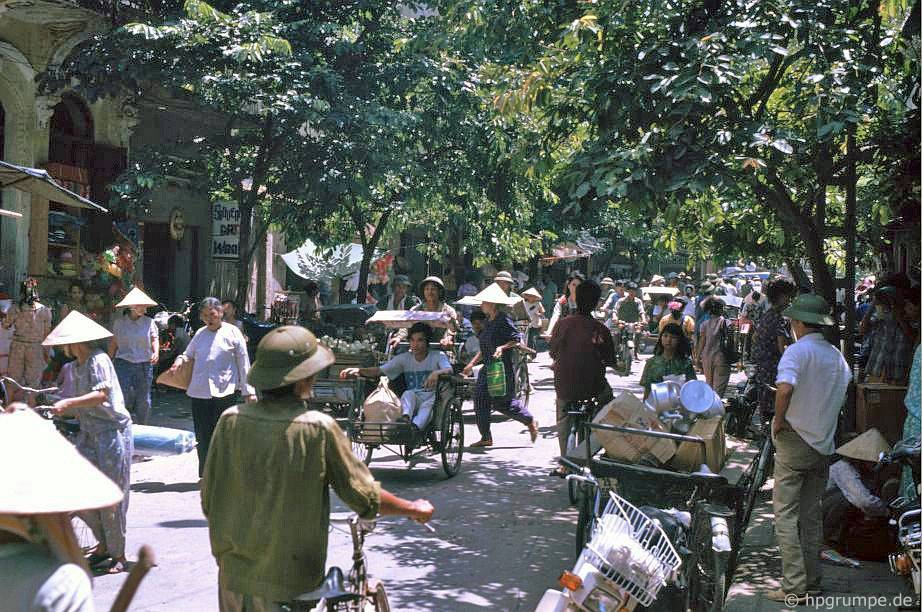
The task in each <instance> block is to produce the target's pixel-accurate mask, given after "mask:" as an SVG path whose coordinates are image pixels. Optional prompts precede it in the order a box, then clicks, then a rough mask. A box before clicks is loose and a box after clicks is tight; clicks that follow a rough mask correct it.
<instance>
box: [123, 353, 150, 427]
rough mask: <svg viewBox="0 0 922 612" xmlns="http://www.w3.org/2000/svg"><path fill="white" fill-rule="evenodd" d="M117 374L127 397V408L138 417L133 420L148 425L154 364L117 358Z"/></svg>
mask: <svg viewBox="0 0 922 612" xmlns="http://www.w3.org/2000/svg"><path fill="white" fill-rule="evenodd" d="M115 375H116V376H118V384H119V386H120V387H121V388H122V395H123V396H124V397H125V408H127V409H128V410H129V411H130V412H131V413H132V414H133V415H135V416H136V417H137V418H135V419H133V421H134V422H135V423H137V424H139V425H147V421H148V419H150V388H151V384H153V382H154V366H153V365H152V364H151V363H150V362H144V363H132V362H130V361H126V360H124V359H116V360H115Z"/></svg>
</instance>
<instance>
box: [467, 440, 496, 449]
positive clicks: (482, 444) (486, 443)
mask: <svg viewBox="0 0 922 612" xmlns="http://www.w3.org/2000/svg"><path fill="white" fill-rule="evenodd" d="M487 446H493V440H480V441H479V442H474V443H473V444H471V446H470V448H486V447H487Z"/></svg>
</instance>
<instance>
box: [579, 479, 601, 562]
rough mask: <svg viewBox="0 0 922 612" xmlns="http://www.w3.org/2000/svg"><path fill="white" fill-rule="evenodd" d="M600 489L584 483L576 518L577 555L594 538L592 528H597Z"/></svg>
mask: <svg viewBox="0 0 922 612" xmlns="http://www.w3.org/2000/svg"><path fill="white" fill-rule="evenodd" d="M596 495H598V490H597V489H596V488H595V487H592V485H589V484H588V483H587V484H584V485H583V493H582V495H581V496H580V500H579V517H578V518H577V519H576V556H579V555H580V553H581V552H583V548H584V547H585V546H586V544H588V543H589V540H590V539H592V530H593V529H594V528H595V521H596V515H595V497H596Z"/></svg>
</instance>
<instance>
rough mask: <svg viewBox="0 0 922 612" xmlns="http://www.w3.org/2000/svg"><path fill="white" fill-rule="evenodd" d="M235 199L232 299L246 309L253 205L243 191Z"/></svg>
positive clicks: (251, 252)
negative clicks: (237, 219) (236, 231)
mask: <svg viewBox="0 0 922 612" xmlns="http://www.w3.org/2000/svg"><path fill="white" fill-rule="evenodd" d="M241 194H244V195H243V197H241V198H240V199H239V200H238V201H237V205H238V206H239V209H240V229H239V235H238V236H237V238H238V248H237V292H236V293H237V295H235V296H234V299H235V300H236V301H237V304H238V307H239V308H241V309H246V303H247V298H248V297H249V289H250V260H251V259H252V258H253V252H254V251H255V250H256V249H255V248H254V247H251V246H250V242H251V239H250V233H251V229H252V227H253V206H252V205H251V204H250V199H249V197H248V196H247V195H246V194H245V192H242V191H241Z"/></svg>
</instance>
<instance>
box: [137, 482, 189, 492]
mask: <svg viewBox="0 0 922 612" xmlns="http://www.w3.org/2000/svg"><path fill="white" fill-rule="evenodd" d="M200 488H201V487H200V486H199V483H197V482H171V483H169V484H167V483H165V482H136V483H134V484H133V485H131V490H132V491H133V492H135V493H188V492H189V491H198V490H200Z"/></svg>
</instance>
